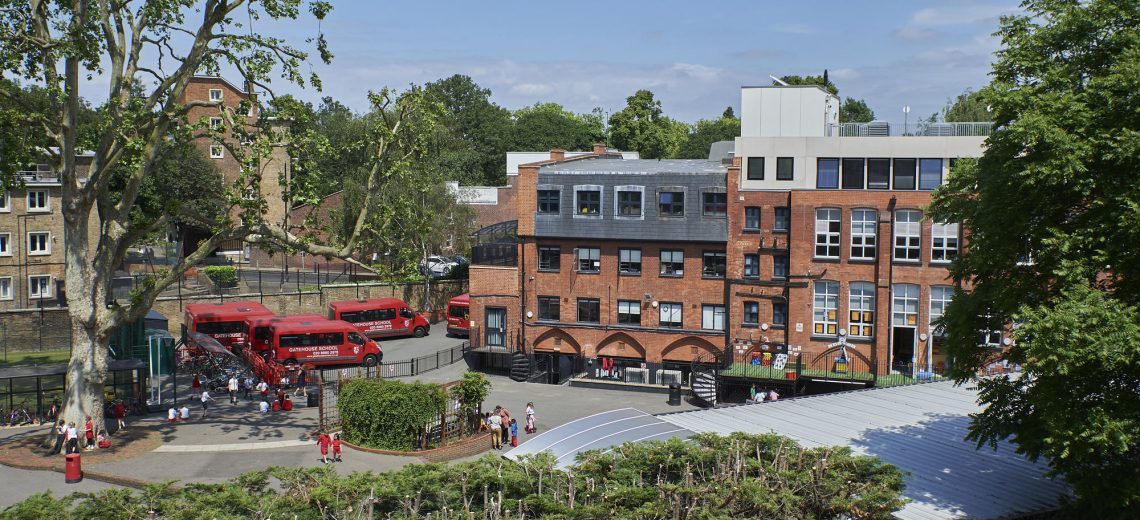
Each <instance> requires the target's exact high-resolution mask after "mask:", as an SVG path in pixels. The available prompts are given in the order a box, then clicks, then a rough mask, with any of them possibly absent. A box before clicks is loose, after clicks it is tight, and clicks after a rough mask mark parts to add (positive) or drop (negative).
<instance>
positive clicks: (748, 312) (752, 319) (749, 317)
mask: <svg viewBox="0 0 1140 520" xmlns="http://www.w3.org/2000/svg"><path fill="white" fill-rule="evenodd" d="M743 323H744V324H745V325H759V324H760V303H758V302H744V319H743Z"/></svg>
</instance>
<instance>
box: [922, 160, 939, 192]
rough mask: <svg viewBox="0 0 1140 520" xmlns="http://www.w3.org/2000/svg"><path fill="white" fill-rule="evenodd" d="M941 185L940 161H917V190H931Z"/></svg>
mask: <svg viewBox="0 0 1140 520" xmlns="http://www.w3.org/2000/svg"><path fill="white" fill-rule="evenodd" d="M941 185H942V159H922V160H920V161H918V189H920V190H933V189H934V188H937V187H939V186H941Z"/></svg>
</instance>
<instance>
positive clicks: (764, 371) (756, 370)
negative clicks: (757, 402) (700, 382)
mask: <svg viewBox="0 0 1140 520" xmlns="http://www.w3.org/2000/svg"><path fill="white" fill-rule="evenodd" d="M795 370H796V366H795V365H794V364H789V365H788V366H786V367H785V368H784V369H783V370H776V369H774V368H772V367H766V366H763V365H753V364H750V363H733V364H732V366H730V367H729V368H728V369H726V370H722V371H721V373H720V374H721V375H723V376H729V377H747V378H754V379H785V378H786V377H787V376H786V375H785V374H786V373H787V372H795ZM800 377H814V378H820V379H823V378H827V379H838V380H845V381H864V382H871V381H872V380H874V381H875V386H877V387H880V388H884V387H889V386H901V385H909V384H912V383H915V382H925V381H915V379H914V378H913V377H910V376H907V375H903V374H884V375H881V376H879V377H878V379H875V377H874V375H873V374H871V373H870V372H846V373H838V372H832V371H829V370H822V369H818V368H802V369H800ZM943 379H945V378H943V377H942V376H937V375H936V376H934V378H933V379H931V380H932V381H942V380H943Z"/></svg>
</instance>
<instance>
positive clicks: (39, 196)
mask: <svg viewBox="0 0 1140 520" xmlns="http://www.w3.org/2000/svg"><path fill="white" fill-rule="evenodd" d="M28 211H51V197H49V196H48V192H47V190H28Z"/></svg>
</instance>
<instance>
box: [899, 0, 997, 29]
mask: <svg viewBox="0 0 1140 520" xmlns="http://www.w3.org/2000/svg"><path fill="white" fill-rule="evenodd" d="M1018 11H1019V10H1018V8H1017V6H1016V5H992V4H985V3H977V2H969V3H966V2H947V3H945V4H943V5H941V6H939V7H928V8H926V9H920V10H918V11H916V12H915V13H914V15H912V16H911V18H910V21H911V23H912V24H916V25H923V26H931V25H960V24H974V23H978V22H984V21H988V20H996V19H997V18H998V17H999V16H1001V15H1003V14H1012V13H1016V12H1018Z"/></svg>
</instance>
